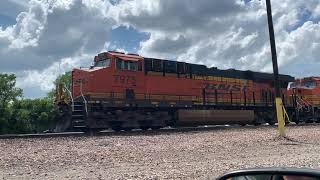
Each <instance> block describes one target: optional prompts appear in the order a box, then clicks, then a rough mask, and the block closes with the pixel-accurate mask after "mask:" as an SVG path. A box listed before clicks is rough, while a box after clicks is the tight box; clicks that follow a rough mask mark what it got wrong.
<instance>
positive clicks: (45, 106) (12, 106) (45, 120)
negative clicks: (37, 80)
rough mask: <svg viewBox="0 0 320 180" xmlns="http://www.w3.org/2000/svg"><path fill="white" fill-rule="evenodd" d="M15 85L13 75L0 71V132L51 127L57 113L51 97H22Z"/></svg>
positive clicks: (22, 131)
mask: <svg viewBox="0 0 320 180" xmlns="http://www.w3.org/2000/svg"><path fill="white" fill-rule="evenodd" d="M70 82H71V81H70ZM15 85H16V77H15V75H8V74H1V73H0V134H7V133H34V132H43V131H44V130H47V129H53V128H54V126H55V122H56V117H57V114H56V109H55V105H54V104H53V101H52V99H50V98H49V97H47V98H40V99H23V98H21V97H22V90H21V89H20V88H17V87H16V86H15Z"/></svg>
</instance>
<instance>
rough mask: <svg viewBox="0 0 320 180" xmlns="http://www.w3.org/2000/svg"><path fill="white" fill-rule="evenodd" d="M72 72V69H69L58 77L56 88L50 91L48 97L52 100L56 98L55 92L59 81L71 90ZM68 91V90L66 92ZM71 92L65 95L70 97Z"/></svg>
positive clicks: (55, 83) (55, 82)
mask: <svg viewBox="0 0 320 180" xmlns="http://www.w3.org/2000/svg"><path fill="white" fill-rule="evenodd" d="M71 76H72V74H71V71H68V72H66V73H64V74H62V75H60V76H58V77H57V79H56V80H55V81H54V85H55V86H54V87H55V88H54V89H52V90H51V91H50V92H49V93H48V97H49V98H50V99H51V100H54V98H55V94H56V87H57V85H58V84H59V83H61V84H63V86H65V87H66V88H67V89H69V90H70V91H71V87H72V77H71ZM65 93H67V92H65ZM68 96H69V94H65V97H68Z"/></svg>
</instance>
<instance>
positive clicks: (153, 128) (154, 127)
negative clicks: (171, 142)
mask: <svg viewBox="0 0 320 180" xmlns="http://www.w3.org/2000/svg"><path fill="white" fill-rule="evenodd" d="M160 128H161V126H152V127H151V129H152V130H158V129H160Z"/></svg>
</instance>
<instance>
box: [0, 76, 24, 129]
mask: <svg viewBox="0 0 320 180" xmlns="http://www.w3.org/2000/svg"><path fill="white" fill-rule="evenodd" d="M19 97H22V89H20V88H17V87H16V76H15V75H14V74H2V73H0V134H2V133H7V129H8V127H9V126H10V124H9V122H8V120H9V119H10V115H11V113H10V108H9V104H10V103H11V102H14V101H16V100H17V98H19Z"/></svg>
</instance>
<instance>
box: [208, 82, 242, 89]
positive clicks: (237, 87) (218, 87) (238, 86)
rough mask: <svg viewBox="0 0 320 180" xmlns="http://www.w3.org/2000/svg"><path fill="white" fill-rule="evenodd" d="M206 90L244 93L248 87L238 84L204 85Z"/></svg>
mask: <svg viewBox="0 0 320 180" xmlns="http://www.w3.org/2000/svg"><path fill="white" fill-rule="evenodd" d="M205 89H207V90H221V91H246V90H247V89H248V86H242V85H238V84H223V83H222V84H205Z"/></svg>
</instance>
